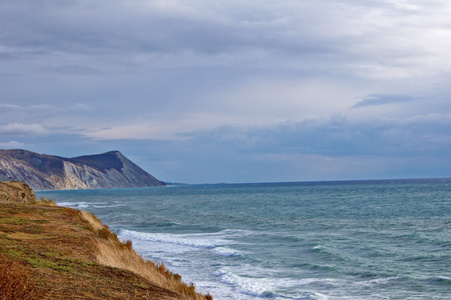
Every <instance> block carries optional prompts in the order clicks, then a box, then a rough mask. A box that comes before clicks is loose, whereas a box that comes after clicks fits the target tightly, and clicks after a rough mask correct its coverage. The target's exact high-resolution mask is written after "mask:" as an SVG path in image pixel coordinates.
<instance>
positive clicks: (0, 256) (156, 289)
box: [0, 182, 212, 300]
mask: <svg viewBox="0 0 451 300" xmlns="http://www.w3.org/2000/svg"><path fill="white" fill-rule="evenodd" d="M0 265H1V267H2V269H4V270H6V271H5V272H3V275H1V276H3V277H5V276H9V277H8V278H9V280H6V281H5V280H3V281H2V280H0V296H1V295H8V293H10V296H11V295H12V296H14V295H13V294H11V293H19V292H21V293H28V296H29V297H28V298H27V299H64V298H75V299H196V300H197V299H212V297H211V296H210V295H201V294H198V293H196V292H195V287H194V285H193V284H191V285H187V284H185V283H183V282H182V278H181V276H180V275H178V274H174V273H172V272H170V271H169V270H167V269H166V268H165V266H164V264H155V263H153V262H151V261H146V260H144V259H143V258H142V257H141V256H139V255H138V254H137V253H136V252H135V251H134V250H133V247H132V243H131V242H130V241H127V242H125V243H122V242H121V241H119V239H118V238H117V235H116V234H115V233H113V232H111V231H110V230H109V229H108V227H107V226H106V225H104V224H103V223H102V222H101V221H100V220H99V219H98V218H97V217H96V216H94V215H93V214H91V213H89V212H87V211H80V210H76V209H73V208H67V207H61V206H57V205H56V204H55V203H54V202H53V201H49V200H46V199H41V201H39V200H37V199H36V197H35V195H34V192H33V191H32V190H31V189H30V188H29V187H28V186H27V185H25V184H23V183H22V182H8V183H0ZM11 278H15V280H16V281H17V282H16V285H15V286H16V288H13V289H11V287H9V289H8V286H7V285H6V284H4V283H3V282H10V281H11ZM2 279H5V278H2ZM17 286H21V287H23V288H21V289H19V288H17ZM2 293H3V294H2ZM16 296H17V295H16ZM20 298H23V299H25V297H24V296H23V295H22V296H20Z"/></svg>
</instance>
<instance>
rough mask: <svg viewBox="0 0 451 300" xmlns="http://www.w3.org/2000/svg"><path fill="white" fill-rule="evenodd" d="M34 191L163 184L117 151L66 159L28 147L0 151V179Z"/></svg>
mask: <svg viewBox="0 0 451 300" xmlns="http://www.w3.org/2000/svg"><path fill="white" fill-rule="evenodd" d="M9 180H18V181H23V182H25V183H27V184H28V185H29V186H30V187H31V188H32V189H34V190H54V189H96V188H125V187H146V186H163V185H165V184H164V183H163V182H161V181H159V180H157V179H156V178H155V177H153V176H152V175H150V174H149V173H147V172H146V171H144V170H143V169H141V168H140V167H138V166H137V165H135V164H134V163H133V162H131V161H130V160H129V159H127V158H126V157H125V156H124V155H122V154H121V153H120V152H118V151H112V152H107V153H103V154H98V155H88V156H80V157H74V158H63V157H58V156H51V155H45V154H38V153H34V152H31V151H26V150H0V181H9Z"/></svg>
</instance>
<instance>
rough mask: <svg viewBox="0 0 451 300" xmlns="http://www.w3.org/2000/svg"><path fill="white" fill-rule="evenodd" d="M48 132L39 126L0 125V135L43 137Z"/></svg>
mask: <svg viewBox="0 0 451 300" xmlns="http://www.w3.org/2000/svg"><path fill="white" fill-rule="evenodd" d="M48 132H49V131H48V130H47V129H46V128H45V127H44V126H42V125H40V124H21V123H9V124H6V125H0V134H1V135H45V134H48Z"/></svg>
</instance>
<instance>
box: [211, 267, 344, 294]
mask: <svg viewBox="0 0 451 300" xmlns="http://www.w3.org/2000/svg"><path fill="white" fill-rule="evenodd" d="M213 275H214V276H216V277H219V281H220V282H221V283H223V284H226V285H228V286H231V287H232V288H233V289H234V290H236V291H237V292H239V293H240V294H243V295H248V296H251V297H255V298H270V299H299V300H300V299H302V300H313V299H315V300H319V299H324V300H326V299H328V297H327V296H326V295H323V294H320V293H317V292H311V291H309V290H308V289H309V286H310V285H311V284H312V283H318V282H328V283H331V282H335V281H337V280H335V279H318V278H305V279H296V280H294V279H286V278H277V277H272V278H267V277H266V278H259V277H249V276H241V275H238V274H236V273H233V272H231V271H230V270H226V269H219V270H217V271H216V272H215V273H214V274H213ZM300 286H302V289H303V290H299V288H295V287H300ZM287 289H288V290H291V291H295V292H294V293H293V292H291V293H287V292H286V291H287Z"/></svg>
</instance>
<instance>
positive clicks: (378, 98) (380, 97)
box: [352, 94, 419, 108]
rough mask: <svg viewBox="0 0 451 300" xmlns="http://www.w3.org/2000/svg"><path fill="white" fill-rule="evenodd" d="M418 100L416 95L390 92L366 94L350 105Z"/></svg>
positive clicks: (361, 105)
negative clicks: (391, 93)
mask: <svg viewBox="0 0 451 300" xmlns="http://www.w3.org/2000/svg"><path fill="white" fill-rule="evenodd" d="M415 100H419V98H418V97H413V96H410V95H390V94H373V95H369V96H366V97H365V98H363V100H361V101H359V102H357V103H356V104H354V105H353V106H352V108H360V107H365V106H373V105H385V104H394V103H403V102H412V101H415Z"/></svg>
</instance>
